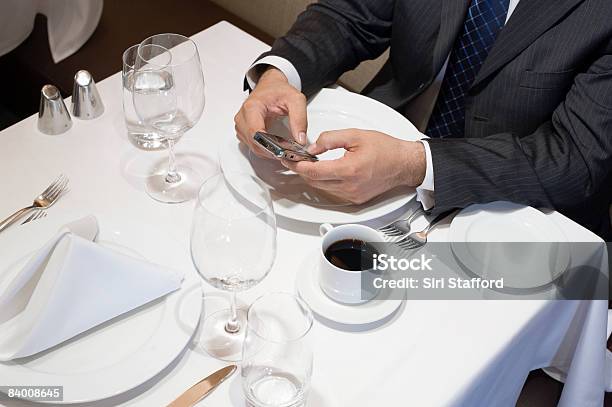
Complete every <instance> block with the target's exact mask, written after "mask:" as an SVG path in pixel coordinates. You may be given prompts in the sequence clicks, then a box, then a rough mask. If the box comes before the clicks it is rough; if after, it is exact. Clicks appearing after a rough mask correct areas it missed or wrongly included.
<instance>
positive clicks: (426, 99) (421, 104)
mask: <svg viewBox="0 0 612 407" xmlns="http://www.w3.org/2000/svg"><path fill="white" fill-rule="evenodd" d="M519 1H520V0H510V3H509V5H508V15H507V16H506V23H508V20H509V19H510V16H511V15H512V13H513V12H514V10H515V9H516V6H517V4H518V2H519ZM447 63H448V58H447V60H446V62H445V63H444V65H443V66H442V69H441V70H440V72H439V73H438V75H437V76H436V79H434V81H433V82H432V84H431V85H430V86H429V88H427V89H426V90H425V91H423V93H421V94H420V95H419V96H417V97H416V98H415V99H414V100H413V101H412V102H411V103H410V106H408V108H407V110H408V111H409V112H410V114H408V116H410V117H418V118H419V119H418V120H416V121H415V123H414V125H415V126H416V127H417V128H418V129H419V131H421V132H423V131H425V129H426V128H427V122H428V121H429V117H430V116H431V113H432V112H433V108H434V106H435V104H436V100H437V99H438V94H439V93H440V87H441V85H442V81H443V80H444V74H445V73H446V65H447ZM258 65H271V66H273V67H275V68H277V69H278V70H280V71H281V72H282V73H283V74H284V75H285V76H286V77H287V80H288V81H289V84H290V85H291V86H293V87H294V88H296V89H298V90H301V89H302V80H301V78H300V75H299V73H298V71H297V69H295V67H294V66H293V64H292V63H291V62H289V61H288V60H286V59H285V58H281V57H278V56H275V55H269V56H267V57H264V58H262V59H260V60H259V61H257V62H256V63H254V64H253V65H252V66H251V67H250V68H249V70H248V72H247V75H246V77H247V81H248V83H249V86H250V87H251V89H254V88H255V86H256V84H257V80H258V79H259V76H258V75H259V71H258V70H257V69H254V68H255V67H256V66H258ZM423 137H424V138H423V139H421V140H420V141H421V143H422V144H423V146H424V147H425V160H426V163H427V168H426V170H425V178H424V179H423V183H422V184H421V185H419V186H418V187H417V188H416V192H417V200H418V201H419V202H421V204H422V205H423V208H424V209H425V210H428V209H431V208H432V207H433V206H434V204H435V200H434V168H433V161H432V158H431V149H430V148H429V143H427V141H426V140H425V139H426V138H427V136H425V134H423Z"/></svg>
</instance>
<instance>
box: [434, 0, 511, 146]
mask: <svg viewBox="0 0 612 407" xmlns="http://www.w3.org/2000/svg"><path fill="white" fill-rule="evenodd" d="M453 1H456V0H453ZM509 1H510V0H472V4H471V5H470V8H469V10H468V13H467V18H466V20H465V23H464V25H463V31H462V32H461V35H460V36H459V38H457V41H456V42H455V46H454V48H453V50H452V52H451V55H450V58H449V61H448V66H447V68H446V73H445V75H444V80H443V81H442V86H441V88H440V94H439V95H438V100H437V102H436V105H435V107H434V110H433V112H432V114H431V118H430V119H429V123H428V124H427V130H426V131H425V134H427V135H428V136H429V137H463V135H464V134H463V133H464V129H465V94H466V92H467V91H468V89H469V88H470V86H471V85H472V83H473V82H474V78H476V74H477V73H478V71H479V70H480V67H481V66H482V64H483V62H484V60H485V58H486V57H487V54H488V53H489V50H490V49H491V47H492V46H493V43H494V42H495V38H496V37H497V33H498V32H499V30H500V29H501V28H502V27H503V26H504V24H505V22H506V15H507V14H508V4H509Z"/></svg>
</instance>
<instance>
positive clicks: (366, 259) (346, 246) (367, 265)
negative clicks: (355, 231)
mask: <svg viewBox="0 0 612 407" xmlns="http://www.w3.org/2000/svg"><path fill="white" fill-rule="evenodd" d="M375 254H376V255H378V251H377V250H376V248H375V247H374V246H373V245H372V244H370V243H368V242H364V241H363V240H359V239H344V240H339V241H337V242H334V243H332V244H331V245H329V247H328V248H327V250H325V258H326V259H327V260H328V261H329V262H330V263H331V264H333V265H334V266H336V267H339V268H341V269H344V270H350V271H363V270H369V269H371V268H372V262H373V258H374V255H375Z"/></svg>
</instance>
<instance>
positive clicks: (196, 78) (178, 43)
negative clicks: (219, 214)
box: [132, 34, 205, 203]
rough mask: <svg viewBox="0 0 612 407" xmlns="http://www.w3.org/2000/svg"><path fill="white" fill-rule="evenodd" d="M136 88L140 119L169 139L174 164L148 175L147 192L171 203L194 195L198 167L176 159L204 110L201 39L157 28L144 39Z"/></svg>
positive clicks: (137, 59)
mask: <svg viewBox="0 0 612 407" xmlns="http://www.w3.org/2000/svg"><path fill="white" fill-rule="evenodd" d="M132 94H133V100H134V109H135V110H136V114H137V115H138V117H139V119H140V120H141V121H142V122H143V123H144V124H145V125H148V126H151V127H152V128H153V129H155V130H157V131H158V132H159V133H161V134H162V135H163V136H164V138H165V139H166V140H167V142H168V153H169V159H168V166H167V167H164V168H158V169H156V171H155V173H154V174H153V175H151V176H150V177H149V178H148V179H147V183H146V190H147V193H148V194H149V195H150V196H151V197H152V198H153V199H156V200H158V201H160V202H165V203H179V202H184V201H188V200H190V199H192V198H194V197H195V196H196V194H197V190H198V187H199V184H200V181H201V180H200V177H199V176H198V174H197V173H196V172H195V171H194V170H193V169H192V168H189V167H187V166H185V165H177V164H176V158H175V154H174V144H175V143H176V142H177V141H178V140H179V139H180V138H181V136H182V135H183V134H184V133H185V132H186V131H187V130H189V129H191V128H192V127H193V126H194V125H195V124H196V123H197V122H198V120H199V119H200V116H201V115H202V111H203V110H204V102H205V100H204V76H203V74H202V64H201V62H200V56H199V54H198V49H197V47H196V44H195V43H194V42H193V41H192V40H190V39H189V38H187V37H185V36H182V35H179V34H157V35H154V36H151V37H149V38H147V39H145V40H144V41H143V42H141V43H140V45H139V46H138V55H137V57H136V63H135V72H134V84H133V93H132Z"/></svg>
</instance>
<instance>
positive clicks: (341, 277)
mask: <svg viewBox="0 0 612 407" xmlns="http://www.w3.org/2000/svg"><path fill="white" fill-rule="evenodd" d="M319 233H320V234H321V236H322V237H323V239H322V241H321V251H320V255H319V257H320V265H319V285H320V287H321V289H322V290H323V292H324V293H325V294H326V295H327V296H328V297H329V298H331V299H332V300H334V301H337V302H341V303H345V304H361V303H364V302H367V301H369V300H371V299H372V298H374V297H375V296H376V294H378V292H377V291H376V290H373V289H372V287H373V284H371V282H369V281H368V280H369V279H373V278H374V276H375V275H374V274H373V273H370V272H368V271H354V270H345V269H343V268H340V267H337V266H335V265H333V264H332V263H331V262H330V261H329V260H327V258H326V257H325V251H326V250H327V249H328V248H329V246H331V245H332V244H333V243H336V242H339V241H341V240H346V239H358V240H362V241H364V242H381V241H382V240H383V239H382V236H381V235H380V234H379V233H378V232H377V231H376V230H374V229H372V228H370V227H367V226H363V225H356V224H347V225H340V226H337V227H333V226H332V225H330V224H329V223H324V224H322V225H321V226H319ZM362 278H363V279H364V282H365V283H366V284H368V285H369V289H368V290H362Z"/></svg>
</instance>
